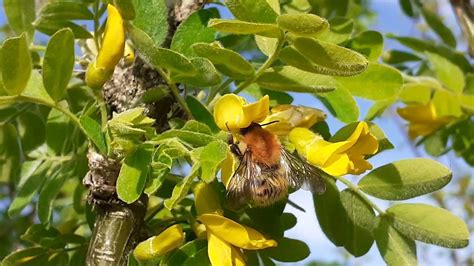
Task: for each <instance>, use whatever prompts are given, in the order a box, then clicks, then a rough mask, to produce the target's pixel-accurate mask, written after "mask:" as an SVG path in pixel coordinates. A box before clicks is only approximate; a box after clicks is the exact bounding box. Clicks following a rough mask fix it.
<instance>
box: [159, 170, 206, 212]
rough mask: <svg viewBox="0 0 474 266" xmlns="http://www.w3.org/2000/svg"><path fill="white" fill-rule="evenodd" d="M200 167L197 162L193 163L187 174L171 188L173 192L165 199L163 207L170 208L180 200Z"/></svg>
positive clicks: (184, 195)
mask: <svg viewBox="0 0 474 266" xmlns="http://www.w3.org/2000/svg"><path fill="white" fill-rule="evenodd" d="M199 169H200V165H199V163H195V164H194V165H193V167H192V168H191V171H190V172H189V174H188V175H187V176H186V177H184V178H183V179H181V180H180V181H179V183H178V184H176V186H175V187H174V188H173V193H172V195H171V197H170V198H169V199H167V200H165V203H164V205H165V207H166V208H167V209H168V210H171V209H173V208H174V206H176V204H178V203H179V202H180V201H182V200H183V199H184V198H185V197H186V195H188V192H189V189H190V188H191V184H192V182H193V180H194V178H195V177H196V176H197V175H198V173H199Z"/></svg>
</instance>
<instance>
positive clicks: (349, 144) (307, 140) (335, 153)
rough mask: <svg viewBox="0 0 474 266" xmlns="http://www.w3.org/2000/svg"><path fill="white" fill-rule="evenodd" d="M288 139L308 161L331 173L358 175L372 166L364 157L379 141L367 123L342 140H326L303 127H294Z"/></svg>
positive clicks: (360, 125) (376, 146) (362, 123)
mask: <svg viewBox="0 0 474 266" xmlns="http://www.w3.org/2000/svg"><path fill="white" fill-rule="evenodd" d="M289 139H290V141H291V142H292V143H294V144H295V146H296V149H297V150H298V152H299V153H300V154H301V155H303V156H305V157H306V159H307V160H308V162H310V163H311V164H313V165H315V166H318V167H319V168H321V169H322V170H323V171H325V172H326V173H328V174H330V175H333V176H341V175H345V174H348V173H349V174H360V173H363V172H364V171H366V170H368V169H372V165H371V164H370V163H368V162H367V161H366V160H365V156H366V155H372V154H375V153H376V152H377V150H378V141H377V139H376V138H375V136H373V135H372V134H371V133H370V130H369V126H368V125H367V123H366V122H360V123H359V124H358V125H357V127H356V128H355V129H354V131H353V132H352V133H351V135H350V136H349V137H348V138H347V140H343V141H338V142H329V141H325V140H324V139H322V138H321V137H319V138H317V135H316V134H314V133H312V132H311V131H310V130H308V129H304V128H295V129H293V130H292V131H291V132H290V135H289Z"/></svg>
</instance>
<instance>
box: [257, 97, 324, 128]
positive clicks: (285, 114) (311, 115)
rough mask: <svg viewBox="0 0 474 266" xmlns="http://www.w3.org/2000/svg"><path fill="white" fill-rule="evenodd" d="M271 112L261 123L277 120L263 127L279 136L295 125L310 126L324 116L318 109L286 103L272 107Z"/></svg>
mask: <svg viewBox="0 0 474 266" xmlns="http://www.w3.org/2000/svg"><path fill="white" fill-rule="evenodd" d="M271 113H272V114H271V115H270V116H268V117H267V118H266V119H265V120H264V121H263V122H262V124H265V123H269V122H275V121H278V122H277V123H272V124H270V125H268V126H265V129H267V130H269V131H270V132H272V133H273V134H276V135H280V136H286V135H288V133H289V132H290V131H291V130H292V129H293V128H295V127H305V128H310V127H312V126H313V125H314V124H315V123H317V122H319V121H323V120H324V119H325V118H326V114H325V113H324V112H323V111H321V110H319V109H314V108H310V107H305V106H293V105H288V104H284V105H278V106H275V107H273V108H272V110H271Z"/></svg>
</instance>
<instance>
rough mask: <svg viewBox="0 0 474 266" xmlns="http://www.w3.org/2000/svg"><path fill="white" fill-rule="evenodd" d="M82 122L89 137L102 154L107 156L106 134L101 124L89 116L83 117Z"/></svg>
mask: <svg viewBox="0 0 474 266" xmlns="http://www.w3.org/2000/svg"><path fill="white" fill-rule="evenodd" d="M80 122H81V125H82V127H83V128H84V129H85V130H86V132H87V137H88V138H89V139H90V140H91V141H92V143H94V145H95V146H96V147H97V149H98V150H99V152H100V153H101V154H103V155H106V154H107V145H106V144H105V137H104V133H103V132H102V128H101V127H100V125H99V123H98V122H97V121H95V120H94V119H92V118H90V117H88V116H81V118H80Z"/></svg>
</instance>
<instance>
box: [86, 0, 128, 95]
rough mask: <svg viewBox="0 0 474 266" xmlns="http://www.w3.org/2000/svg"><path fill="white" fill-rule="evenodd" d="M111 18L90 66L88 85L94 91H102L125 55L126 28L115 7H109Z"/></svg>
mask: <svg viewBox="0 0 474 266" xmlns="http://www.w3.org/2000/svg"><path fill="white" fill-rule="evenodd" d="M107 11H108V12H109V16H108V18H107V24H106V25H105V31H104V38H103V41H102V47H101V49H100V51H99V53H98V55H97V58H96V60H95V61H94V62H91V63H90V64H89V67H88V68H87V72H86V83H87V85H88V86H89V87H91V88H93V89H100V88H101V87H102V85H104V83H105V82H107V80H109V79H110V77H111V76H112V74H113V73H114V69H115V66H116V65H117V64H118V62H119V61H120V59H121V58H122V57H123V54H124V47H125V28H124V25H123V19H122V16H121V15H120V13H119V12H118V10H117V9H116V8H115V7H114V6H113V5H110V4H109V5H108V6H107Z"/></svg>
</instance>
